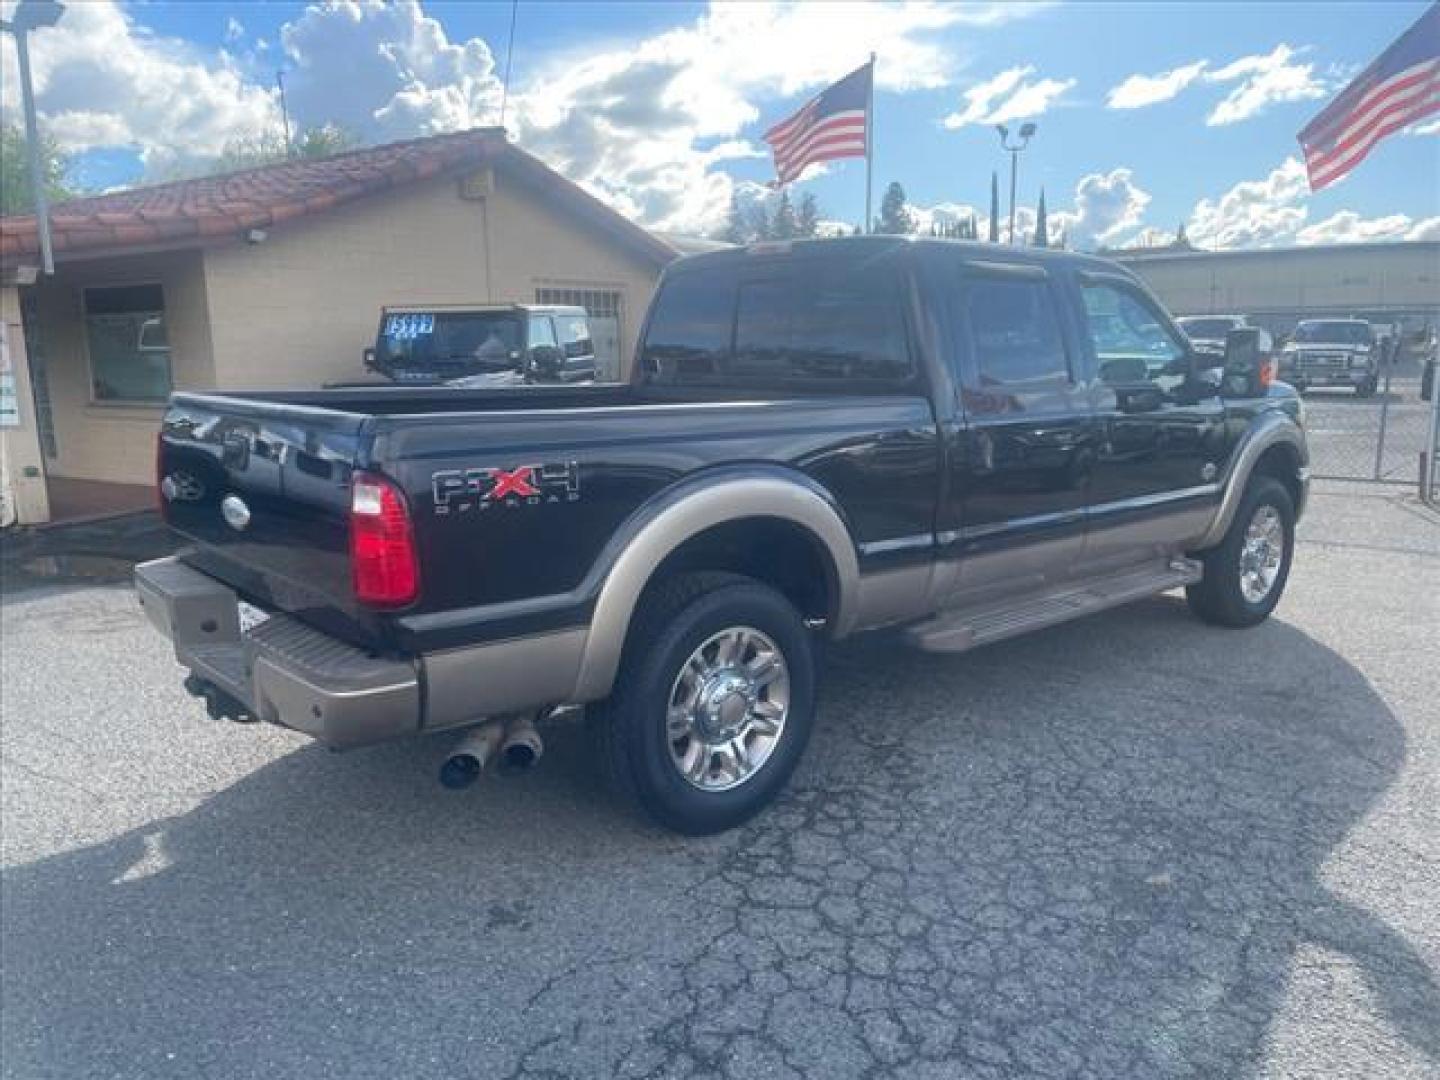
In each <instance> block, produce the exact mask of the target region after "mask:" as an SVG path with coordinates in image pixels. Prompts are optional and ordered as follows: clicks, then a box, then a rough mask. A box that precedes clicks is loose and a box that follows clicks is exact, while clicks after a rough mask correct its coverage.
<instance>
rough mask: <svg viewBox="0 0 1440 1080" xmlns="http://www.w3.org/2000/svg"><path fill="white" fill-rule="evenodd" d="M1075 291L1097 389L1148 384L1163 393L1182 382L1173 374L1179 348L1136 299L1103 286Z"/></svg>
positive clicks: (1129, 291)
mask: <svg viewBox="0 0 1440 1080" xmlns="http://www.w3.org/2000/svg"><path fill="white" fill-rule="evenodd" d="M1080 291H1081V296H1082V297H1083V298H1084V302H1085V322H1086V332H1087V333H1088V334H1089V335H1090V344H1091V346H1092V347H1093V348H1094V350H1095V361H1096V365H1097V372H1096V373H1097V374H1098V376H1099V378H1100V381H1101V382H1102V383H1105V384H1106V385H1109V386H1135V385H1137V384H1142V383H1149V384H1151V385H1153V386H1157V387H1159V388H1160V389H1162V390H1167V391H1168V390H1173V389H1174V388H1175V387H1176V386H1178V385H1179V384H1180V383H1181V382H1183V381H1184V373H1183V372H1177V371H1176V370H1175V368H1176V361H1178V360H1180V359H1181V358H1183V357H1184V356H1185V352H1186V350H1185V346H1184V344H1183V343H1182V342H1180V341H1179V340H1178V339H1177V338H1176V337H1175V336H1174V335H1173V334H1172V332H1171V331H1170V330H1169V328H1168V327H1166V326H1165V324H1164V322H1163V321H1162V319H1161V316H1160V314H1159V313H1158V312H1157V311H1156V310H1155V309H1154V307H1153V306H1152V305H1151V304H1150V303H1149V302H1147V301H1146V300H1145V299H1144V297H1142V296H1141V295H1140V293H1138V292H1136V291H1134V290H1132V289H1128V288H1125V287H1124V286H1122V285H1109V284H1105V283H1095V284H1087V285H1082V286H1081V288H1080Z"/></svg>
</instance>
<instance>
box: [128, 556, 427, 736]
mask: <svg viewBox="0 0 1440 1080" xmlns="http://www.w3.org/2000/svg"><path fill="white" fill-rule="evenodd" d="M135 590H136V592H137V593H138V594H139V597H140V603H141V606H142V607H143V608H144V609H145V613H146V615H147V616H148V617H149V619H150V621H151V623H153V624H154V625H155V628H156V629H158V630H159V631H160V632H161V633H162V634H164V635H165V636H166V637H168V638H169V639H170V641H171V643H172V644H173V645H174V648H175V659H176V660H178V661H179V662H180V663H181V664H182V665H183V666H185V667H187V668H189V669H190V670H191V671H192V672H193V673H194V674H195V675H196V676H197V677H198V678H200V679H203V680H205V681H206V682H209V683H213V684H214V685H215V686H217V687H219V688H220V689H221V690H223V691H224V692H225V693H227V694H229V695H230V696H231V697H233V698H235V699H237V700H238V701H240V702H241V703H243V704H244V705H245V706H246V708H247V709H249V711H250V712H251V713H252V714H253V715H254V716H255V717H256V718H257V719H260V720H265V721H268V722H270V723H273V724H280V725H282V726H284V727H288V728H293V729H295V730H296V731H300V732H304V733H305V734H306V735H310V736H312V737H314V738H316V739H318V740H320V741H321V742H323V743H325V744H327V745H329V746H332V747H334V748H336V749H344V748H347V747H352V746H361V745H365V744H367V743H373V742H381V741H384V740H387V739H392V738H397V737H400V736H403V735H413V734H416V733H418V732H419V731H420V726H421V695H420V675H419V670H418V668H417V666H416V664H415V663H414V662H413V661H409V660H395V659H387V658H383V657H376V656H372V655H371V654H369V653H367V652H365V651H364V650H363V649H358V648H356V647H354V646H352V645H349V644H347V643H345V642H342V641H339V640H337V639H335V638H332V637H329V636H328V635H325V634H322V633H320V632H318V631H316V630H313V629H311V628H310V627H308V626H306V625H305V624H303V623H300V622H297V621H296V620H294V619H291V618H288V617H287V616H284V615H274V616H272V617H270V618H269V619H267V620H266V621H265V622H263V623H261V624H260V625H259V626H257V627H255V628H253V629H252V630H250V631H248V632H242V630H241V627H240V620H239V613H238V607H237V602H238V599H239V598H238V597H237V596H236V594H235V592H234V590H233V589H230V588H229V587H228V586H226V585H225V584H223V583H222V582H219V581H217V580H215V579H214V578H212V577H209V576H208V575H206V574H202V573H201V572H200V571H198V570H195V569H193V568H192V567H189V566H187V565H185V564H184V563H183V562H181V561H180V560H179V559H177V558H168V559H157V560H155V561H154V562H148V563H142V564H141V565H139V566H137V567H136V568H135Z"/></svg>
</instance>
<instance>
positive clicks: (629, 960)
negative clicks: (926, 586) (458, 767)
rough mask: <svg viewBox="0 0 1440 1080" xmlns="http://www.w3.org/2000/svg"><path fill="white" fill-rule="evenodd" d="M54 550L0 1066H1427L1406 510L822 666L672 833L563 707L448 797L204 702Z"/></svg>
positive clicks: (17, 846) (1421, 684)
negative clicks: (610, 786) (969, 643)
mask: <svg viewBox="0 0 1440 1080" xmlns="http://www.w3.org/2000/svg"><path fill="white" fill-rule="evenodd" d="M44 558H45V556H34V557H33V558H31V559H30V562H29V563H27V566H29V569H28V570H27V571H26V573H27V574H28V575H29V576H28V577H27V578H25V579H22V580H19V581H18V583H16V584H15V587H13V588H11V589H10V590H9V591H7V593H6V595H5V598H4V603H3V607H0V633H3V640H0V644H3V649H0V658H3V671H0V677H3V683H0V685H3V704H4V720H3V729H0V751H3V766H0V815H3V816H0V857H3V873H0V902H3V904H0V920H3V921H0V932H3V953H0V962H3V970H0V994H3V997H0V1005H3V1012H0V1072H3V1075H4V1076H5V1077H14V1078H17V1080H20V1078H24V1080H42V1078H48V1077H56V1078H64V1080H82V1078H88V1077H127V1078H128V1077H146V1078H150V1077H183V1078H185V1080H193V1078H197V1077H223V1078H229V1077H264V1078H267V1080H273V1078H276V1077H306V1078H317V1077H346V1078H352V1077H353V1078H364V1077H384V1078H387V1080H388V1078H393V1077H407V1078H408V1077H459V1076H473V1077H487V1078H488V1077H497V1078H498V1077H521V1076H533V1077H584V1078H595V1077H608V1076H633V1077H686V1076H734V1077H745V1078H760V1077H801V1076H804V1077H817V1078H820V1077H823V1078H826V1080H843V1078H848V1077H857V1078H858V1077H900V1078H917V1080H918V1078H951V1077H1062V1076H1063V1077H1095V1078H1101V1077H1104V1078H1115V1077H1145V1078H1151V1077H1190V1076H1194V1077H1201V1076H1204V1077H1316V1078H1320V1077H1324V1078H1327V1080H1330V1078H1344V1077H1356V1078H1362V1077H1363V1078H1373V1077H1382V1076H1383V1077H1386V1078H1388V1080H1406V1078H1420V1077H1434V1076H1435V1075H1437V1072H1440V918H1437V912H1440V839H1437V837H1440V828H1437V826H1440V781H1437V777H1440V671H1437V654H1440V650H1437V648H1436V629H1437V626H1440V518H1437V515H1435V514H1434V513H1433V512H1431V511H1429V510H1426V509H1425V508H1423V507H1421V506H1420V505H1418V504H1417V503H1415V502H1414V501H1413V499H1411V498H1410V497H1408V496H1407V495H1405V494H1404V493H1402V492H1399V491H1397V490H1396V489H1379V488H1370V487H1364V486H1360V485H1344V486H1342V485H1319V488H1318V490H1317V492H1316V495H1315V497H1314V501H1313V510H1312V514H1311V516H1310V517H1309V518H1308V519H1307V521H1306V522H1305V523H1304V525H1303V535H1302V543H1301V545H1300V549H1299V553H1298V558H1297V562H1296V566H1295V572H1294V576H1293V578H1292V580H1291V585H1290V591H1289V592H1288V594H1287V596H1286V598H1285V600H1284V602H1283V603H1282V605H1281V607H1280V609H1279V611H1278V613H1277V615H1276V617H1275V618H1273V619H1272V620H1271V621H1269V622H1268V623H1267V624H1265V625H1263V626H1261V627H1258V628H1256V629H1253V630H1249V631H1222V630H1216V629H1213V628H1207V627H1205V626H1202V625H1201V624H1199V623H1198V622H1196V621H1195V620H1193V619H1192V618H1191V617H1190V616H1189V615H1188V613H1187V611H1186V609H1185V606H1184V604H1183V602H1182V601H1180V600H1179V599H1178V598H1176V597H1172V596H1167V597H1162V598H1157V599H1155V600H1151V601H1147V602H1144V603H1140V604H1137V605H1134V606H1132V607H1130V608H1127V609H1123V610H1121V611H1117V612H1113V613H1109V614H1106V615H1102V616H1099V617H1095V618H1092V619H1090V620H1087V621H1084V622H1080V623H1076V624H1072V625H1069V626H1065V627H1059V628H1056V629H1053V630H1050V631H1046V632H1044V633H1041V634H1038V635H1035V636H1032V637H1029V638H1026V639H1021V640H1017V641H1012V642H1008V643H1004V644H1000V645H996V646H993V647H990V648H988V649H985V650H982V651H978V652H975V653H972V654H968V655H964V656H956V657H936V656H926V655H922V654H918V653H913V652H909V651H906V650H905V649H903V648H902V647H901V646H900V645H899V644H897V643H896V642H895V641H893V640H892V639H889V638H886V637H883V636H881V637H872V638H869V639H866V640H859V641H856V642H853V643H849V644H846V645H843V646H841V647H837V648H835V649H834V650H832V651H831V653H830V654H829V655H828V657H827V659H826V660H825V662H824V676H823V684H822V686H823V690H822V693H823V701H822V707H821V716H820V721H819V724H818V727H817V731H816V734H815V738H814V741H813V742H812V744H811V747H810V751H809V754H808V757H807V759H806V761H805V763H804V764H803V765H802V767H801V769H800V771H799V773H798V774H797V776H796V777H795V780H794V783H793V785H792V788H791V790H790V791H789V793H788V794H787V795H786V796H785V797H784V798H783V800H782V801H781V802H780V804H779V805H778V806H776V807H775V808H774V809H773V810H772V811H770V812H769V813H767V814H765V815H764V816H763V817H761V818H760V819H758V820H757V821H756V822H755V823H753V824H752V825H751V826H748V827H746V828H743V829H740V830H738V831H735V832H732V833H730V834H727V835H725V836H721V837H715V838H710V839H706V840H687V839H682V838H678V837H675V836H671V835H668V834H665V833H663V832H660V831H657V830H655V829H653V828H651V827H649V826H647V825H646V824H644V823H643V822H641V821H639V820H638V819H636V818H635V817H633V816H631V815H630V814H629V812H628V811H627V810H626V809H625V808H624V807H623V806H620V805H618V804H616V803H615V802H613V801H611V800H610V799H609V797H608V796H607V795H606V794H605V792H604V791H603V790H602V789H601V788H600V787H599V785H598V783H597V780H596V777H595V776H594V773H593V770H592V768H591V764H590V761H589V759H588V756H587V743H586V741H585V739H584V737H583V736H584V733H583V731H582V730H581V728H580V726H579V725H578V724H575V725H568V726H566V727H564V728H562V729H560V730H557V731H554V732H552V734H551V736H550V738H549V744H548V745H549V749H548V752H547V755H546V757H545V760H544V761H543V763H542V764H541V766H540V767H539V769H538V770H537V771H535V772H534V773H532V774H530V775H529V776H527V777H524V778H521V779H515V780H498V779H496V780H492V779H490V778H487V779H486V780H485V781H484V782H483V783H482V784H481V785H479V786H478V788H477V789H472V790H470V791H468V792H465V793H459V794H457V793H452V792H448V791H445V790H442V789H441V788H440V787H439V785H438V784H437V783H436V782H435V779H434V772H435V767H436V765H437V764H438V761H439V759H440V757H441V755H442V753H443V750H444V747H445V745H446V744H445V743H444V742H443V741H439V740H430V741H424V742H415V743H410V744H406V745H395V746H388V747H382V748H376V749H371V750H362V751H356V752H353V753H350V754H344V755H338V754H330V753H328V752H326V751H324V750H321V749H318V748H316V747H314V746H313V745H309V744H307V743H306V742H305V740H303V739H301V738H299V737H297V736H293V735H290V734H287V733H286V732H283V731H280V730H278V729H273V728H264V727H256V726H238V725H227V724H220V723H214V722H210V721H208V720H206V719H205V718H204V717H203V715H202V714H201V711H200V710H199V709H198V708H197V706H196V705H195V703H194V702H192V701H191V700H190V699H189V698H187V697H186V696H185V695H184V694H183V693H182V691H181V689H180V686H179V677H178V671H177V669H176V667H175V665H174V663H173V660H172V659H171V658H170V657H169V656H168V655H167V653H166V651H165V648H164V646H163V644H162V642H161V639H160V638H159V637H158V636H156V635H155V634H154V633H153V632H152V631H151V630H150V629H149V628H148V627H147V626H146V624H145V623H144V621H143V620H142V618H141V615H140V613H139V610H138V608H137V607H136V605H135V603H134V601H133V599H132V597H131V595H130V594H129V592H128V590H126V589H125V588H124V587H123V586H121V585H119V584H109V583H107V581H113V580H114V579H116V578H117V577H120V576H123V574H119V573H112V574H110V575H109V576H108V578H107V575H106V574H105V573H103V572H102V571H103V566H101V565H97V564H96V563H94V562H85V563H82V564H81V570H82V571H86V572H83V573H78V574H77V573H72V572H68V571H67V570H66V569H65V567H64V566H63V565H56V566H52V565H51V564H47V563H45V562H44V561H43V559H44ZM37 559H38V560H40V561H38V562H37V561H36V560H37ZM102 562H103V560H102Z"/></svg>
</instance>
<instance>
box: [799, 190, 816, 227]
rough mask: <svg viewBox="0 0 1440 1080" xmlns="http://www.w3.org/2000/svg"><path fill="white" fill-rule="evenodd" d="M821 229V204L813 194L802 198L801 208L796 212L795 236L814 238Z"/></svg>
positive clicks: (810, 193)
mask: <svg viewBox="0 0 1440 1080" xmlns="http://www.w3.org/2000/svg"><path fill="white" fill-rule="evenodd" d="M819 227H820V204H819V202H817V201H816V199H815V194H814V193H813V192H810V191H807V192H805V194H804V195H801V196H800V207H799V209H798V210H796V212H795V235H797V236H814V235H815V232H816V230H817V229H819Z"/></svg>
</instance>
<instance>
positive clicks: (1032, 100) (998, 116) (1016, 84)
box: [941, 65, 1075, 129]
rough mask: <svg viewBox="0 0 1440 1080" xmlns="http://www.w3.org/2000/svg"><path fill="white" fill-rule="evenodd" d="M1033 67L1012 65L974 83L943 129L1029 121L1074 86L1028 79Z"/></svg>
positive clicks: (1064, 81) (1066, 82)
mask: <svg viewBox="0 0 1440 1080" xmlns="http://www.w3.org/2000/svg"><path fill="white" fill-rule="evenodd" d="M1034 73H1035V69H1034V68H1033V67H1030V66H1028V65H1027V66H1024V67H1013V68H1010V69H1008V70H1006V71H1002V72H1000V74H998V75H996V76H994V77H993V78H990V79H987V80H985V81H984V82H980V83H976V84H975V85H974V86H972V87H970V89H968V90H966V91H965V93H964V94H963V95H962V99H963V102H964V107H963V108H961V109H960V110H959V111H957V112H953V113H951V114H950V115H948V116H946V117H945V118H944V119H943V120H942V121H941V123H943V124H944V125H945V126H946V127H947V128H951V129H954V128H961V127H965V126H966V125H967V124H985V125H989V124H1003V123H1006V122H1008V121H1010V120H1025V119H1030V120H1033V119H1035V118H1036V117H1038V116H1041V115H1043V114H1044V113H1045V112H1046V111H1047V110H1048V109H1049V108H1050V107H1051V106H1052V105H1054V104H1055V103H1056V102H1058V101H1059V100H1060V99H1061V98H1062V97H1063V96H1064V95H1065V93H1066V92H1067V91H1068V90H1070V89H1071V87H1073V86H1074V85H1075V80H1074V79H1034V80H1032V79H1031V78H1030V76H1031V75H1033V74H1034Z"/></svg>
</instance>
